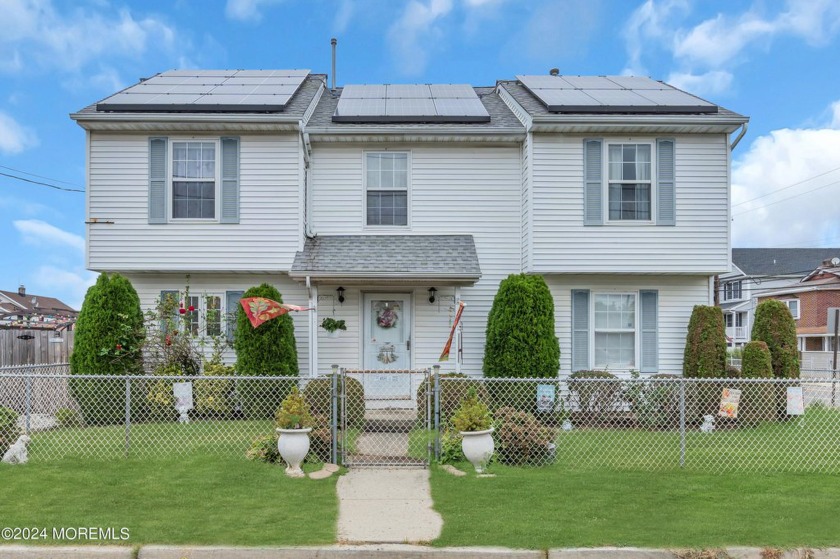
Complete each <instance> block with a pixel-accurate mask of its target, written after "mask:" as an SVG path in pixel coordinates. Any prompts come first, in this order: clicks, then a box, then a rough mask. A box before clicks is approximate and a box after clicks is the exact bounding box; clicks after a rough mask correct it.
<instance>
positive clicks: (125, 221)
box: [87, 132, 302, 272]
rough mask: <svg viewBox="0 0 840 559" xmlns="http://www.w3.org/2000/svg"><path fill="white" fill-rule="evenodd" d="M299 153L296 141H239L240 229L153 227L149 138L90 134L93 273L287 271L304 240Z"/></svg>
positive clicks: (188, 224) (286, 137)
mask: <svg viewBox="0 0 840 559" xmlns="http://www.w3.org/2000/svg"><path fill="white" fill-rule="evenodd" d="M158 136H159V135H158ZM198 139H199V140H203V139H204V138H203V137H199V138H198ZM208 139H212V140H213V141H217V140H218V139H219V136H218V135H217V136H215V137H213V136H210V137H208ZM170 143H171V142H170ZM298 149H299V148H298V138H297V136H296V135H295V134H283V135H271V136H269V135H266V136H242V137H241V138H240V142H239V151H240V154H239V155H240V157H239V159H240V170H239V180H240V188H239V193H238V195H239V202H240V208H239V212H240V215H239V223H238V224H236V223H234V224H220V223H218V222H216V221H213V222H203V221H198V222H192V221H190V220H184V221H182V220H176V221H175V222H170V223H164V224H157V225H150V224H149V205H148V202H149V136H148V135H128V134H111V133H106V132H91V140H90V156H89V157H90V161H89V175H90V176H89V188H88V197H89V215H88V221H91V220H93V219H95V220H97V221H98V222H99V223H94V224H90V225H88V227H87V232H88V267H89V268H90V269H92V270H95V271H131V270H138V271H139V270H145V271H174V270H184V271H194V272H195V271H202V270H204V271H248V272H252V271H287V270H288V269H289V267H290V266H291V264H292V260H293V259H294V255H295V251H296V250H298V247H299V239H300V225H299V223H300V217H299V216H300V211H301V204H302V203H301V200H300V196H299V184H298V183H299V176H300V173H299V169H298V164H299V152H298ZM217 215H218V214H217ZM103 222H113V223H103Z"/></svg>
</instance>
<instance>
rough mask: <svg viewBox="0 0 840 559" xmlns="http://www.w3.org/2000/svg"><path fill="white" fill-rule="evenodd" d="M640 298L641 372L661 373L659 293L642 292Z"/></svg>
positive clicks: (652, 291)
mask: <svg viewBox="0 0 840 559" xmlns="http://www.w3.org/2000/svg"><path fill="white" fill-rule="evenodd" d="M639 298H640V299H641V303H640V305H639V307H640V309H641V316H640V317H639V318H640V320H639V324H640V325H641V331H642V334H641V340H640V344H639V346H640V348H641V354H642V355H641V359H640V363H639V372H641V373H657V372H659V327H658V320H657V309H658V307H659V292H658V291H655V290H651V291H640V292H639Z"/></svg>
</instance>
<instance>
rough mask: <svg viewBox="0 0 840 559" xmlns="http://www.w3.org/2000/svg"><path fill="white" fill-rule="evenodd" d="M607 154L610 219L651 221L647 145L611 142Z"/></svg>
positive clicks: (648, 153)
mask: <svg viewBox="0 0 840 559" xmlns="http://www.w3.org/2000/svg"><path fill="white" fill-rule="evenodd" d="M608 154H609V162H608V165H609V187H608V188H609V193H608V196H609V206H608V207H609V219H610V221H623V220H631V221H650V220H651V158H650V154H651V146H650V144H610V145H609V147H608Z"/></svg>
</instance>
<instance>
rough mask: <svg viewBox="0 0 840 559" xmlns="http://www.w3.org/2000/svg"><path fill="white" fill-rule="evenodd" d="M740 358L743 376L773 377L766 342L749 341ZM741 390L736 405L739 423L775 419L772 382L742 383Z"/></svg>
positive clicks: (752, 423) (751, 423) (754, 422)
mask: <svg viewBox="0 0 840 559" xmlns="http://www.w3.org/2000/svg"><path fill="white" fill-rule="evenodd" d="M742 359H743V361H741V372H742V375H743V377H744V378H759V379H760V378H766V379H769V378H773V363H772V361H771V357H770V349H769V348H768V347H767V344H766V343H764V342H762V341H758V340H753V341H751V342H750V343H748V344H747V345H746V346H745V347H744V356H743V358H742ZM741 390H742V392H741V402H740V404H739V405H738V420H739V423H742V424H745V425H754V424H757V423H761V422H762V421H773V420H775V419H776V411H777V410H776V404H775V396H774V394H775V388H774V386H773V385H772V384H769V383H768V384H764V383H744V386H743V387H742V388H741ZM785 398H787V391H785ZM785 406H787V400H786V403H785Z"/></svg>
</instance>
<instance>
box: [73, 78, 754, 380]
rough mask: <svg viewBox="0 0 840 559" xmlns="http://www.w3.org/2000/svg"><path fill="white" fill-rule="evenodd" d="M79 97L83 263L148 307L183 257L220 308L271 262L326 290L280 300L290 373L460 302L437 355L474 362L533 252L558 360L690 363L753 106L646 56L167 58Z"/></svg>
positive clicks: (646, 368) (289, 288)
mask: <svg viewBox="0 0 840 559" xmlns="http://www.w3.org/2000/svg"><path fill="white" fill-rule="evenodd" d="M72 118H73V119H74V120H76V121H77V122H78V123H79V124H80V125H81V126H82V127H83V128H84V129H85V130H86V141H87V157H88V160H87V169H88V189H87V211H88V216H87V222H88V234H87V266H88V268H90V269H91V270H94V271H108V272H120V273H122V274H124V275H126V276H127V277H129V278H130V279H131V281H132V282H133V283H134V285H135V287H136V288H137V290H138V293H139V294H140V297H141V300H142V303H143V305H144V306H146V307H151V306H153V305H154V302H155V300H156V299H157V298H159V297H160V296H161V294H162V293H164V292H167V291H177V290H180V289H183V286H184V284H185V281H186V280H185V276H186V275H187V274H189V286H190V292H191V295H192V296H193V297H194V299H191V300H190V301H186V302H185V304H191V305H194V306H196V307H201V308H204V307H212V308H219V309H227V310H228V311H231V310H233V309H235V308H236V305H237V304H238V300H239V297H240V296H241V293H242V292H243V291H244V290H245V289H246V288H248V287H250V286H252V285H257V284H259V283H262V282H268V283H271V284H273V285H275V286H276V287H277V288H278V289H279V290H280V292H281V293H282V294H283V299H284V301H285V302H287V303H293V304H300V305H309V306H312V307H315V308H316V309H317V310H316V311H314V312H309V313H296V314H294V320H295V329H296V336H297V345H298V354H299V362H300V367H301V374H302V375H314V374H317V373H321V372H325V371H328V370H329V368H330V366H331V365H332V364H338V365H340V366H342V367H346V368H349V369H372V370H379V369H385V370H387V369H421V368H426V367H429V366H431V365H433V364H436V363H437V362H438V356H439V354H440V352H441V350H442V348H443V346H444V343H445V342H446V340H447V337H448V335H449V331H450V327H451V324H452V321H453V318H454V313H455V309H456V307H457V303H458V302H459V301H463V302H465V303H466V308H465V311H464V314H463V320H462V325H461V327H460V328H459V329H458V332H457V336H456V340H455V344H454V348H453V352H452V359H451V360H450V361H448V362H446V363H444V364H443V370H444V371H446V370H458V371H462V372H465V373H468V374H480V373H481V369H482V359H483V355H484V339H485V333H484V331H485V326H486V323H487V315H488V312H489V310H490V307H491V305H492V302H493V297H494V295H495V293H496V290H497V288H498V285H499V282H500V281H501V280H502V279H503V278H505V277H506V276H507V275H509V274H511V273H523V272H524V273H529V274H542V275H543V276H544V277H545V278H546V281H547V282H548V285H549V287H550V289H551V292H552V294H553V295H554V301H555V313H556V317H555V318H556V333H557V337H558V338H559V340H560V347H561V365H560V371H559V374H568V373H570V372H571V371H574V370H580V369H594V368H597V369H608V370H610V371H614V372H619V373H621V372H629V371H630V370H640V371H641V372H643V373H654V372H665V373H679V372H681V369H682V356H683V350H684V343H685V334H686V326H687V324H688V320H689V316H690V314H691V310H692V308H693V306H694V305H697V304H712V303H713V300H714V293H713V291H714V282H713V280H714V276H715V275H717V274H721V273H724V272H726V271H728V269H729V251H730V243H729V239H730V234H729V221H730V220H729V216H730V212H729V186H730V184H729V178H730V151H731V143H732V141H733V140H732V138H731V137H730V136H731V135H732V133H733V132H736V131H737V130H738V129H739V127H741V126H742V125H743V124H744V123H746V122H747V118H746V117H743V116H741V115H738V114H735V113H733V112H730V111H728V110H726V109H723V108H721V107H718V106H716V105H714V104H712V103H709V102H707V101H703V100H701V99H698V98H697V97H694V96H692V95H689V94H687V93H685V92H682V91H680V90H677V89H675V88H672V87H671V86H669V85H666V84H663V83H661V82H657V81H654V80H650V79H648V78H637V77H587V76H557V75H552V76H518V77H517V79H515V80H505V81H500V82H498V83H497V84H496V85H495V86H494V87H472V86H468V85H450V84H431V85H386V84H381V85H365V86H361V85H357V86H354V85H348V86H345V87H343V88H339V89H336V90H331V89H329V88H328V87H327V85H326V77H325V76H324V75H319V74H311V73H309V72H308V71H305V70H302V71H301V70H298V71H283V70H274V71H235V70H232V71H228V70H222V71H211V70H185V71H169V72H164V73H162V74H158V75H157V76H154V77H153V78H150V79H148V80H145V81H142V82H140V83H139V84H137V85H134V86H132V87H130V88H128V89H126V90H124V91H122V92H119V93H117V94H115V95H114V96H111V97H109V98H106V99H104V100H102V101H100V102H99V103H96V104H94V105H91V106H89V107H87V108H85V109H83V110H81V111H79V112H78V113H75V114H73V115H72ZM198 316H202V315H201V314H200V313H199V314H198ZM325 317H332V318H335V319H341V320H344V321H345V323H346V325H347V330H346V331H343V332H341V333H340V335H339V336H338V337H331V336H330V335H328V333H327V332H326V331H325V330H324V329H323V328H320V327H319V324H320V323H321V321H322V320H323V319H324V318H325ZM196 320H205V321H206V320H207V319H201V318H199V319H196ZM199 327H200V329H201V331H209V332H222V331H224V330H225V329H226V328H227V325H226V324H225V319H224V316H222V318H220V319H217V320H214V321H213V322H212V323H211V324H196V328H199Z"/></svg>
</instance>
